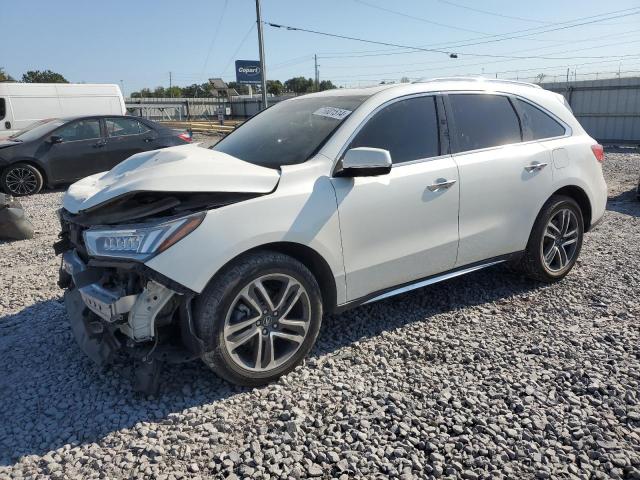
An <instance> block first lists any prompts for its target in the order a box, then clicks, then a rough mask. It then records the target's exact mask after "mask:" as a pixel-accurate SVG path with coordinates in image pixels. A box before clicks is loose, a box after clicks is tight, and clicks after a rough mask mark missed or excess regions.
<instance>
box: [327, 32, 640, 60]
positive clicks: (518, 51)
mask: <svg viewBox="0 0 640 480" xmlns="http://www.w3.org/2000/svg"><path fill="white" fill-rule="evenodd" d="M638 32H640V30H631V31H629V32H624V33H621V34H620V35H617V37H618V38H620V37H622V36H624V35H625V34H629V33H638ZM596 40H597V41H601V40H602V38H601V37H598V38H588V39H584V38H583V39H580V40H574V41H571V42H566V43H585V42H591V41H596ZM637 42H640V40H631V41H630V40H625V41H624V42H615V43H608V44H604V45H596V46H593V47H585V48H577V49H571V50H563V51H560V52H550V54H551V55H553V54H562V53H571V52H580V51H584V50H593V49H598V48H604V47H612V46H616V45H628V44H630V43H637ZM531 50H538V48H529V49H525V50H516V51H512V52H507V53H522V52H527V51H531ZM612 56H613V57H616V58H617V57H618V55H602V56H599V57H595V58H611V57H612ZM630 56H634V55H630ZM320 58H323V59H325V58H328V57H320ZM526 58H537V57H526ZM578 58H580V57H570V58H569V60H573V59H578ZM589 58H590V57H589ZM520 59H521V58H513V59H512V60H520ZM566 59H567V58H563V60H566ZM502 61H504V60H500V61H498V62H483V63H473V64H465V63H463V64H461V65H455V67H456V68H457V67H465V66H469V67H472V66H476V65H485V64H488V63H500V62H502ZM442 63H451V62H450V60H442V61H438V62H428V63H415V62H412V63H396V64H387V65H372V64H370V65H358V68H381V67H403V66H412V65H413V66H416V65H434V64H442ZM452 67H453V65H452ZM325 68H345V65H326V66H325Z"/></svg>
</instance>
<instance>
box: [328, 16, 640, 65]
mask: <svg viewBox="0 0 640 480" xmlns="http://www.w3.org/2000/svg"><path fill="white" fill-rule="evenodd" d="M639 8H640V7H632V8H625V9H622V10H614V11H610V12H605V13H599V14H597V15H590V16H587V17H579V18H575V19H573V20H567V21H563V22H555V23H553V24H551V25H568V24H571V23H574V22H580V21H582V20H590V19H596V20H595V21H594V22H587V23H585V24H584V25H586V24H589V23H596V22H600V21H602V20H609V19H610V18H606V19H603V18H599V17H604V16H607V15H614V14H618V13H624V12H630V11H635V12H633V13H632V14H633V15H635V14H637V13H638V12H637V11H638V9H639ZM611 18H618V17H611ZM582 25H583V24H578V25H568V26H567V28H572V27H573V26H582ZM541 28H546V27H530V28H525V29H523V30H515V31H512V32H507V33H497V34H493V35H484V36H482V37H474V38H468V39H466V40H460V41H457V42H453V43H451V42H439V43H433V44H428V45H421V46H420V48H428V47H442V48H457V47H460V46H468V45H469V44H467V45H463V44H464V42H472V41H474V40H486V39H490V38H499V37H506V36H508V35H515V34H519V33H526V32H533V33H531V35H537V34H539V33H546V31H541V32H536V30H540V29H541ZM524 37H525V36H523V37H518V38H524ZM505 40H506V38H505ZM527 40H533V39H531V38H527ZM480 43H486V42H479V43H478V44H480ZM410 48H411V49H410V50H409V51H406V52H397V53H415V52H416V51H418V50H416V49H414V48H413V47H410ZM380 51H381V50H368V51H367V50H362V51H359V52H344V53H367V52H380ZM382 52H383V53H379V54H377V55H381V56H382V55H395V54H396V52H391V51H390V50H389V51H388V52H385V51H382ZM377 55H362V56H363V57H364V56H377ZM354 57H357V56H353V57H351V56H344V58H354ZM324 58H327V57H326V56H325V57H324ZM336 58H339V57H338V56H336Z"/></svg>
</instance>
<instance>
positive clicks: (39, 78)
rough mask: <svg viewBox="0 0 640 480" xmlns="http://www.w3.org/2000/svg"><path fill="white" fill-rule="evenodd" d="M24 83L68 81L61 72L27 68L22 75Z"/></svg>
mask: <svg viewBox="0 0 640 480" xmlns="http://www.w3.org/2000/svg"><path fill="white" fill-rule="evenodd" d="M22 81H23V82H25V83H69V81H68V80H67V79H66V78H64V77H63V76H62V75H61V74H59V73H56V72H52V71H51V70H29V71H28V72H27V73H25V74H24V75H22Z"/></svg>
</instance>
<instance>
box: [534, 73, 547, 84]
mask: <svg viewBox="0 0 640 480" xmlns="http://www.w3.org/2000/svg"><path fill="white" fill-rule="evenodd" d="M546 76H547V75H546V74H544V73H539V74H538V75H536V80H535V83H542V81H543V80H544V79H545V78H546Z"/></svg>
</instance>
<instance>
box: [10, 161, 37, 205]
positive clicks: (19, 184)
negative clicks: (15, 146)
mask: <svg viewBox="0 0 640 480" xmlns="http://www.w3.org/2000/svg"><path fill="white" fill-rule="evenodd" d="M0 183H2V189H3V190H4V191H5V192H7V193H8V194H10V195H13V196H14V197H23V196H25V195H33V194H34V193H38V192H39V191H40V190H41V189H42V185H43V183H44V182H43V179H42V174H41V173H40V171H39V170H38V169H37V168H36V167H34V166H33V165H29V164H28V163H16V164H14V165H10V166H8V167H7V168H6V169H5V170H4V172H2V177H1V178H0Z"/></svg>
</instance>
